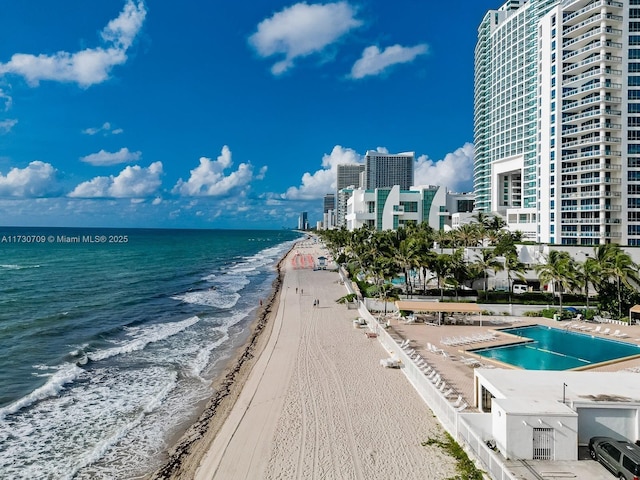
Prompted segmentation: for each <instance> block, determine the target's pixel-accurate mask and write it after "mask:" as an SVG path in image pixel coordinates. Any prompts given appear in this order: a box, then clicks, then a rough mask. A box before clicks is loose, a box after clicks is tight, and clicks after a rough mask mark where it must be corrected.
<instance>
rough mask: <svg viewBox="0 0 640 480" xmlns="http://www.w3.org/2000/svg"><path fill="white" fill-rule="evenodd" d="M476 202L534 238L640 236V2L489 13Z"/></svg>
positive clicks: (478, 84) (478, 95) (479, 103)
mask: <svg viewBox="0 0 640 480" xmlns="http://www.w3.org/2000/svg"><path fill="white" fill-rule="evenodd" d="M475 58H476V60H475V97H474V102H475V119H474V123H475V132H474V135H475V138H474V141H475V146H476V152H475V164H474V189H475V192H476V208H477V209H478V210H481V211H486V212H498V213H500V214H501V215H502V216H503V217H504V218H505V220H506V221H507V223H508V225H509V228H511V229H513V230H520V231H522V232H523V233H524V234H525V237H526V238H529V239H532V240H535V241H537V242H541V243H550V244H559V245H596V244H600V243H609V242H614V243H620V244H621V245H629V246H634V245H639V244H640V0H623V1H616V0H564V1H557V0H553V1H549V0H528V1H522V2H517V3H516V2H508V3H506V4H505V5H503V6H502V7H501V8H500V9H498V10H492V11H489V12H488V13H487V14H486V15H485V17H484V19H483V21H482V23H481V25H480V27H479V30H478V43H477V45H476V51H475Z"/></svg>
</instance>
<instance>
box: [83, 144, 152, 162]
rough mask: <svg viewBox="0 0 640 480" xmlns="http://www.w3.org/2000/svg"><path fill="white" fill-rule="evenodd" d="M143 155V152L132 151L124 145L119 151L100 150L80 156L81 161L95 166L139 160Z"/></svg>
mask: <svg viewBox="0 0 640 480" xmlns="http://www.w3.org/2000/svg"><path fill="white" fill-rule="evenodd" d="M141 157H142V152H130V151H129V149H128V148H126V147H123V148H121V149H120V150H118V151H117V152H113V153H112V152H106V151H104V150H100V151H99V152H98V153H92V154H90V155H87V156H86V157H80V161H81V162H85V163H90V164H91V165H95V166H105V165H118V164H119V163H129V162H137V161H138V160H140V158H141Z"/></svg>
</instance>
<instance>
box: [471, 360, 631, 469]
mask: <svg viewBox="0 0 640 480" xmlns="http://www.w3.org/2000/svg"><path fill="white" fill-rule="evenodd" d="M474 396H475V401H476V402H477V405H478V408H479V410H480V411H481V412H485V413H490V415H491V421H490V422H485V423H484V425H485V429H486V431H485V432H484V433H483V435H484V436H485V437H488V438H487V440H489V439H491V440H494V441H495V443H496V446H497V448H498V449H499V450H500V452H501V453H502V455H503V456H504V457H505V458H509V459H536V455H538V458H537V459H546V460H577V455H578V449H577V446H578V445H586V444H587V443H588V441H589V438H591V437H593V436H598V435H603V436H614V437H616V438H626V439H628V440H630V441H632V442H633V441H635V440H637V439H639V438H640V384H639V383H638V374H637V373H634V372H589V371H549V370H511V369H500V368H495V369H487V368H478V369H476V370H475V373H474ZM489 425H490V426H489ZM543 445H544V448H542V447H543ZM536 448H539V450H536ZM542 456H544V457H545V458H542Z"/></svg>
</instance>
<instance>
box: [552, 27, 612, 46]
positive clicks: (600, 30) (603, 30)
mask: <svg viewBox="0 0 640 480" xmlns="http://www.w3.org/2000/svg"><path fill="white" fill-rule="evenodd" d="M603 33H608V34H611V35H616V36H622V30H620V29H619V28H611V27H600V28H594V29H593V30H589V31H588V32H586V33H583V34H582V35H580V36H579V37H576V38H572V39H571V40H567V41H566V42H564V43H563V44H562V48H567V47H569V46H571V45H573V44H574V43H577V42H580V41H582V40H586V39H587V38H591V37H593V36H595V35H599V34H603Z"/></svg>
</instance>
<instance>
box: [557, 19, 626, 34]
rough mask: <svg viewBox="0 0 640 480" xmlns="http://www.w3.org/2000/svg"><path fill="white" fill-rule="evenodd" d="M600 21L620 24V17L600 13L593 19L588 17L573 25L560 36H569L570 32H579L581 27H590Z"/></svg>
mask: <svg viewBox="0 0 640 480" xmlns="http://www.w3.org/2000/svg"><path fill="white" fill-rule="evenodd" d="M602 20H613V21H614V22H622V16H620V15H614V14H613V13H601V14H599V15H594V16H593V17H589V18H587V19H586V20H584V21H582V22H580V23H578V24H576V25H573V26H572V27H569V28H567V29H565V30H564V31H563V32H562V34H563V35H564V36H567V35H569V34H571V32H575V31H576V30H579V29H581V28H583V27H587V26H589V25H591V24H592V23H596V22H600V21H602ZM563 23H566V22H563Z"/></svg>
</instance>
